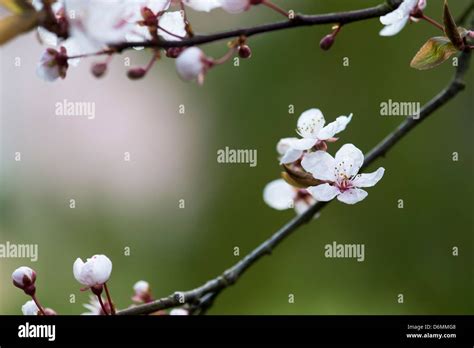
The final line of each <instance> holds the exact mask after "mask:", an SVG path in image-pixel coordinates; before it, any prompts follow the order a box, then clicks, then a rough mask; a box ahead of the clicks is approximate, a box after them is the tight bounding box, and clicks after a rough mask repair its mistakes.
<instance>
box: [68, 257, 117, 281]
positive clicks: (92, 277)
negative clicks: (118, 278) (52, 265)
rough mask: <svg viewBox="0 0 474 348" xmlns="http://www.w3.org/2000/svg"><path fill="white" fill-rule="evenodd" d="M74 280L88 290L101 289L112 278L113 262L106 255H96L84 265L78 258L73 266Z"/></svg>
mask: <svg viewBox="0 0 474 348" xmlns="http://www.w3.org/2000/svg"><path fill="white" fill-rule="evenodd" d="M73 273H74V278H76V280H77V281H78V282H79V283H81V284H83V285H85V286H87V288H93V287H101V286H102V285H103V284H105V282H107V281H108V280H109V278H110V274H111V273H112V261H110V259H109V258H108V257H107V256H105V255H94V256H92V257H91V258H90V259H87V261H86V262H85V263H84V262H83V261H82V260H81V259H80V258H78V259H77V260H76V261H75V262H74V265H73Z"/></svg>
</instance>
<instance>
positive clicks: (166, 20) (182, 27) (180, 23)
mask: <svg viewBox="0 0 474 348" xmlns="http://www.w3.org/2000/svg"><path fill="white" fill-rule="evenodd" d="M159 25H160V27H162V28H163V29H164V30H161V29H158V35H160V36H161V37H162V38H163V39H165V40H169V41H180V40H181V39H180V38H179V37H185V36H186V23H184V18H183V15H182V14H181V11H174V12H165V13H163V15H162V16H161V17H160V20H159ZM165 30H166V31H165ZM169 33H171V34H174V35H177V36H179V37H176V36H174V35H171V34H169Z"/></svg>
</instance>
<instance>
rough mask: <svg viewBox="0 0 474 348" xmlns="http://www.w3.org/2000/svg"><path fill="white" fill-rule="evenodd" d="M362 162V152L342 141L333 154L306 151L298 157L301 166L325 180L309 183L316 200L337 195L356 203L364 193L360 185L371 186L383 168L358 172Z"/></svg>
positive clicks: (329, 198)
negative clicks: (306, 152)
mask: <svg viewBox="0 0 474 348" xmlns="http://www.w3.org/2000/svg"><path fill="white" fill-rule="evenodd" d="M363 163H364V155H363V154H362V151H360V150H359V149H358V148H357V147H355V146H354V145H352V144H345V145H344V146H342V147H341V148H340V149H339V151H337V153H336V157H335V158H333V157H332V156H331V155H330V154H328V153H327V152H325V151H316V152H313V153H310V154H306V155H305V156H304V157H303V160H302V161H301V165H302V166H303V168H304V169H305V170H306V171H307V172H310V173H311V174H312V175H313V176H314V178H315V179H318V180H321V181H323V182H324V183H323V184H321V185H317V186H311V187H308V191H309V192H310V193H311V195H313V197H314V198H315V199H317V200H318V201H323V202H327V201H330V200H332V199H333V198H335V197H337V199H338V200H339V201H341V202H343V203H346V204H355V203H357V202H360V201H362V200H363V199H364V198H365V197H367V194H368V193H367V192H366V191H364V190H361V189H360V187H372V186H374V185H375V184H377V182H378V181H379V180H380V179H381V178H382V177H383V175H384V172H385V169H384V168H382V167H380V168H379V169H377V170H376V171H375V172H373V173H369V174H358V172H359V169H360V168H361V167H362V164H363Z"/></svg>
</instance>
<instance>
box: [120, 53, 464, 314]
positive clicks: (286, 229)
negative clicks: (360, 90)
mask: <svg viewBox="0 0 474 348" xmlns="http://www.w3.org/2000/svg"><path fill="white" fill-rule="evenodd" d="M470 57H471V52H470V50H466V51H465V52H462V53H461V55H460V57H459V64H458V67H457V69H456V73H455V75H454V78H453V79H452V81H451V82H450V84H449V85H448V86H447V87H446V88H445V89H443V90H442V91H441V92H440V93H439V94H438V95H436V96H435V97H434V98H433V99H431V100H430V101H429V102H428V103H427V104H425V105H424V106H423V108H422V109H421V110H420V115H419V117H417V118H416V119H415V118H414V117H408V118H407V119H405V121H403V122H402V123H401V124H400V125H399V126H398V127H397V128H396V129H395V130H394V131H393V132H392V133H390V134H389V135H388V136H387V137H385V139H383V140H382V141H381V142H380V143H379V144H378V145H376V146H375V147H374V148H373V149H372V150H371V151H369V152H368V153H367V154H366V156H365V161H364V164H363V165H362V168H361V169H363V168H365V167H367V166H369V165H370V164H372V163H373V162H374V161H375V160H376V159H378V158H379V157H382V156H384V155H385V154H386V153H387V152H388V151H389V150H390V149H392V148H393V147H394V146H395V145H396V144H397V143H398V142H399V141H400V140H401V139H402V138H403V137H405V136H406V135H407V134H408V133H409V132H410V131H411V130H412V129H413V128H415V127H416V126H417V125H419V124H420V123H421V122H423V121H424V120H425V119H427V118H428V116H430V115H431V114H433V113H434V112H435V111H436V110H438V109H439V108H440V107H442V106H443V105H444V104H446V103H447V102H449V101H450V100H451V99H453V98H454V97H455V96H456V95H457V94H458V93H459V92H460V91H462V90H463V89H464V87H465V84H464V82H463V77H464V75H465V74H466V72H467V70H468V69H469V61H470ZM327 204H329V202H318V203H316V204H315V205H313V206H312V207H311V208H310V209H308V210H307V211H306V212H305V213H304V214H302V215H299V216H296V217H295V218H293V219H292V220H291V221H290V222H288V223H287V224H286V225H285V226H283V227H282V228H281V229H280V230H278V231H277V232H276V233H275V234H273V235H272V236H271V237H270V238H269V239H267V240H266V241H264V242H263V243H262V244H260V245H259V246H258V247H256V248H255V249H254V250H253V251H252V252H250V253H249V254H248V255H247V256H245V257H244V258H243V259H242V260H240V261H239V262H237V263H236V264H235V265H233V266H232V267H230V268H229V269H227V270H226V271H225V272H224V273H223V274H222V275H220V276H218V277H216V278H214V279H212V280H209V281H208V282H207V283H205V284H204V285H201V286H200V287H197V288H195V289H193V290H189V291H185V292H175V293H174V294H172V295H170V296H168V297H165V298H162V299H159V300H156V301H154V302H151V303H147V304H143V305H139V306H136V307H132V308H128V309H125V310H122V311H120V312H118V313H117V314H119V315H138V314H149V313H153V312H155V311H158V310H161V309H166V308H171V307H176V306H180V305H183V304H191V305H194V306H198V307H199V305H200V304H202V303H204V304H205V306H204V307H205V308H203V309H204V311H206V310H207V309H208V308H209V307H210V306H211V305H212V303H213V301H214V300H215V298H216V297H217V295H218V294H219V293H220V292H221V291H222V290H223V289H225V288H227V287H229V286H230V285H232V284H234V283H235V282H236V281H237V280H238V279H239V278H240V277H241V276H242V274H244V272H245V271H246V270H247V269H249V268H250V267H251V266H252V265H254V264H255V263H256V262H257V261H258V260H260V259H261V258H262V257H263V256H265V255H270V254H271V252H272V251H273V250H274V249H275V248H276V247H277V246H278V245H279V244H280V243H281V242H282V241H283V240H284V239H285V238H287V237H288V236H289V235H291V234H292V233H293V232H294V231H296V230H297V229H298V228H299V227H300V226H302V225H304V224H305V223H307V222H309V221H311V219H312V217H313V216H314V215H315V214H316V213H318V212H319V211H321V209H323V208H324V207H325V206H326V205H327Z"/></svg>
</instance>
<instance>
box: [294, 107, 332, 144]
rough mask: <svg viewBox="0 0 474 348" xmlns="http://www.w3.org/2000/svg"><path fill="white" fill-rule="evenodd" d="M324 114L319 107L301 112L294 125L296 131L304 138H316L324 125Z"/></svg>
mask: <svg viewBox="0 0 474 348" xmlns="http://www.w3.org/2000/svg"><path fill="white" fill-rule="evenodd" d="M325 122H326V121H325V120H324V116H323V113H322V112H321V110H319V109H309V110H306V111H305V112H303V113H302V114H301V116H300V117H299V118H298V123H297V125H296V127H297V130H298V133H299V134H300V135H301V136H302V137H304V138H316V136H317V134H318V133H319V131H320V130H321V128H323V127H324V124H325Z"/></svg>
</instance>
